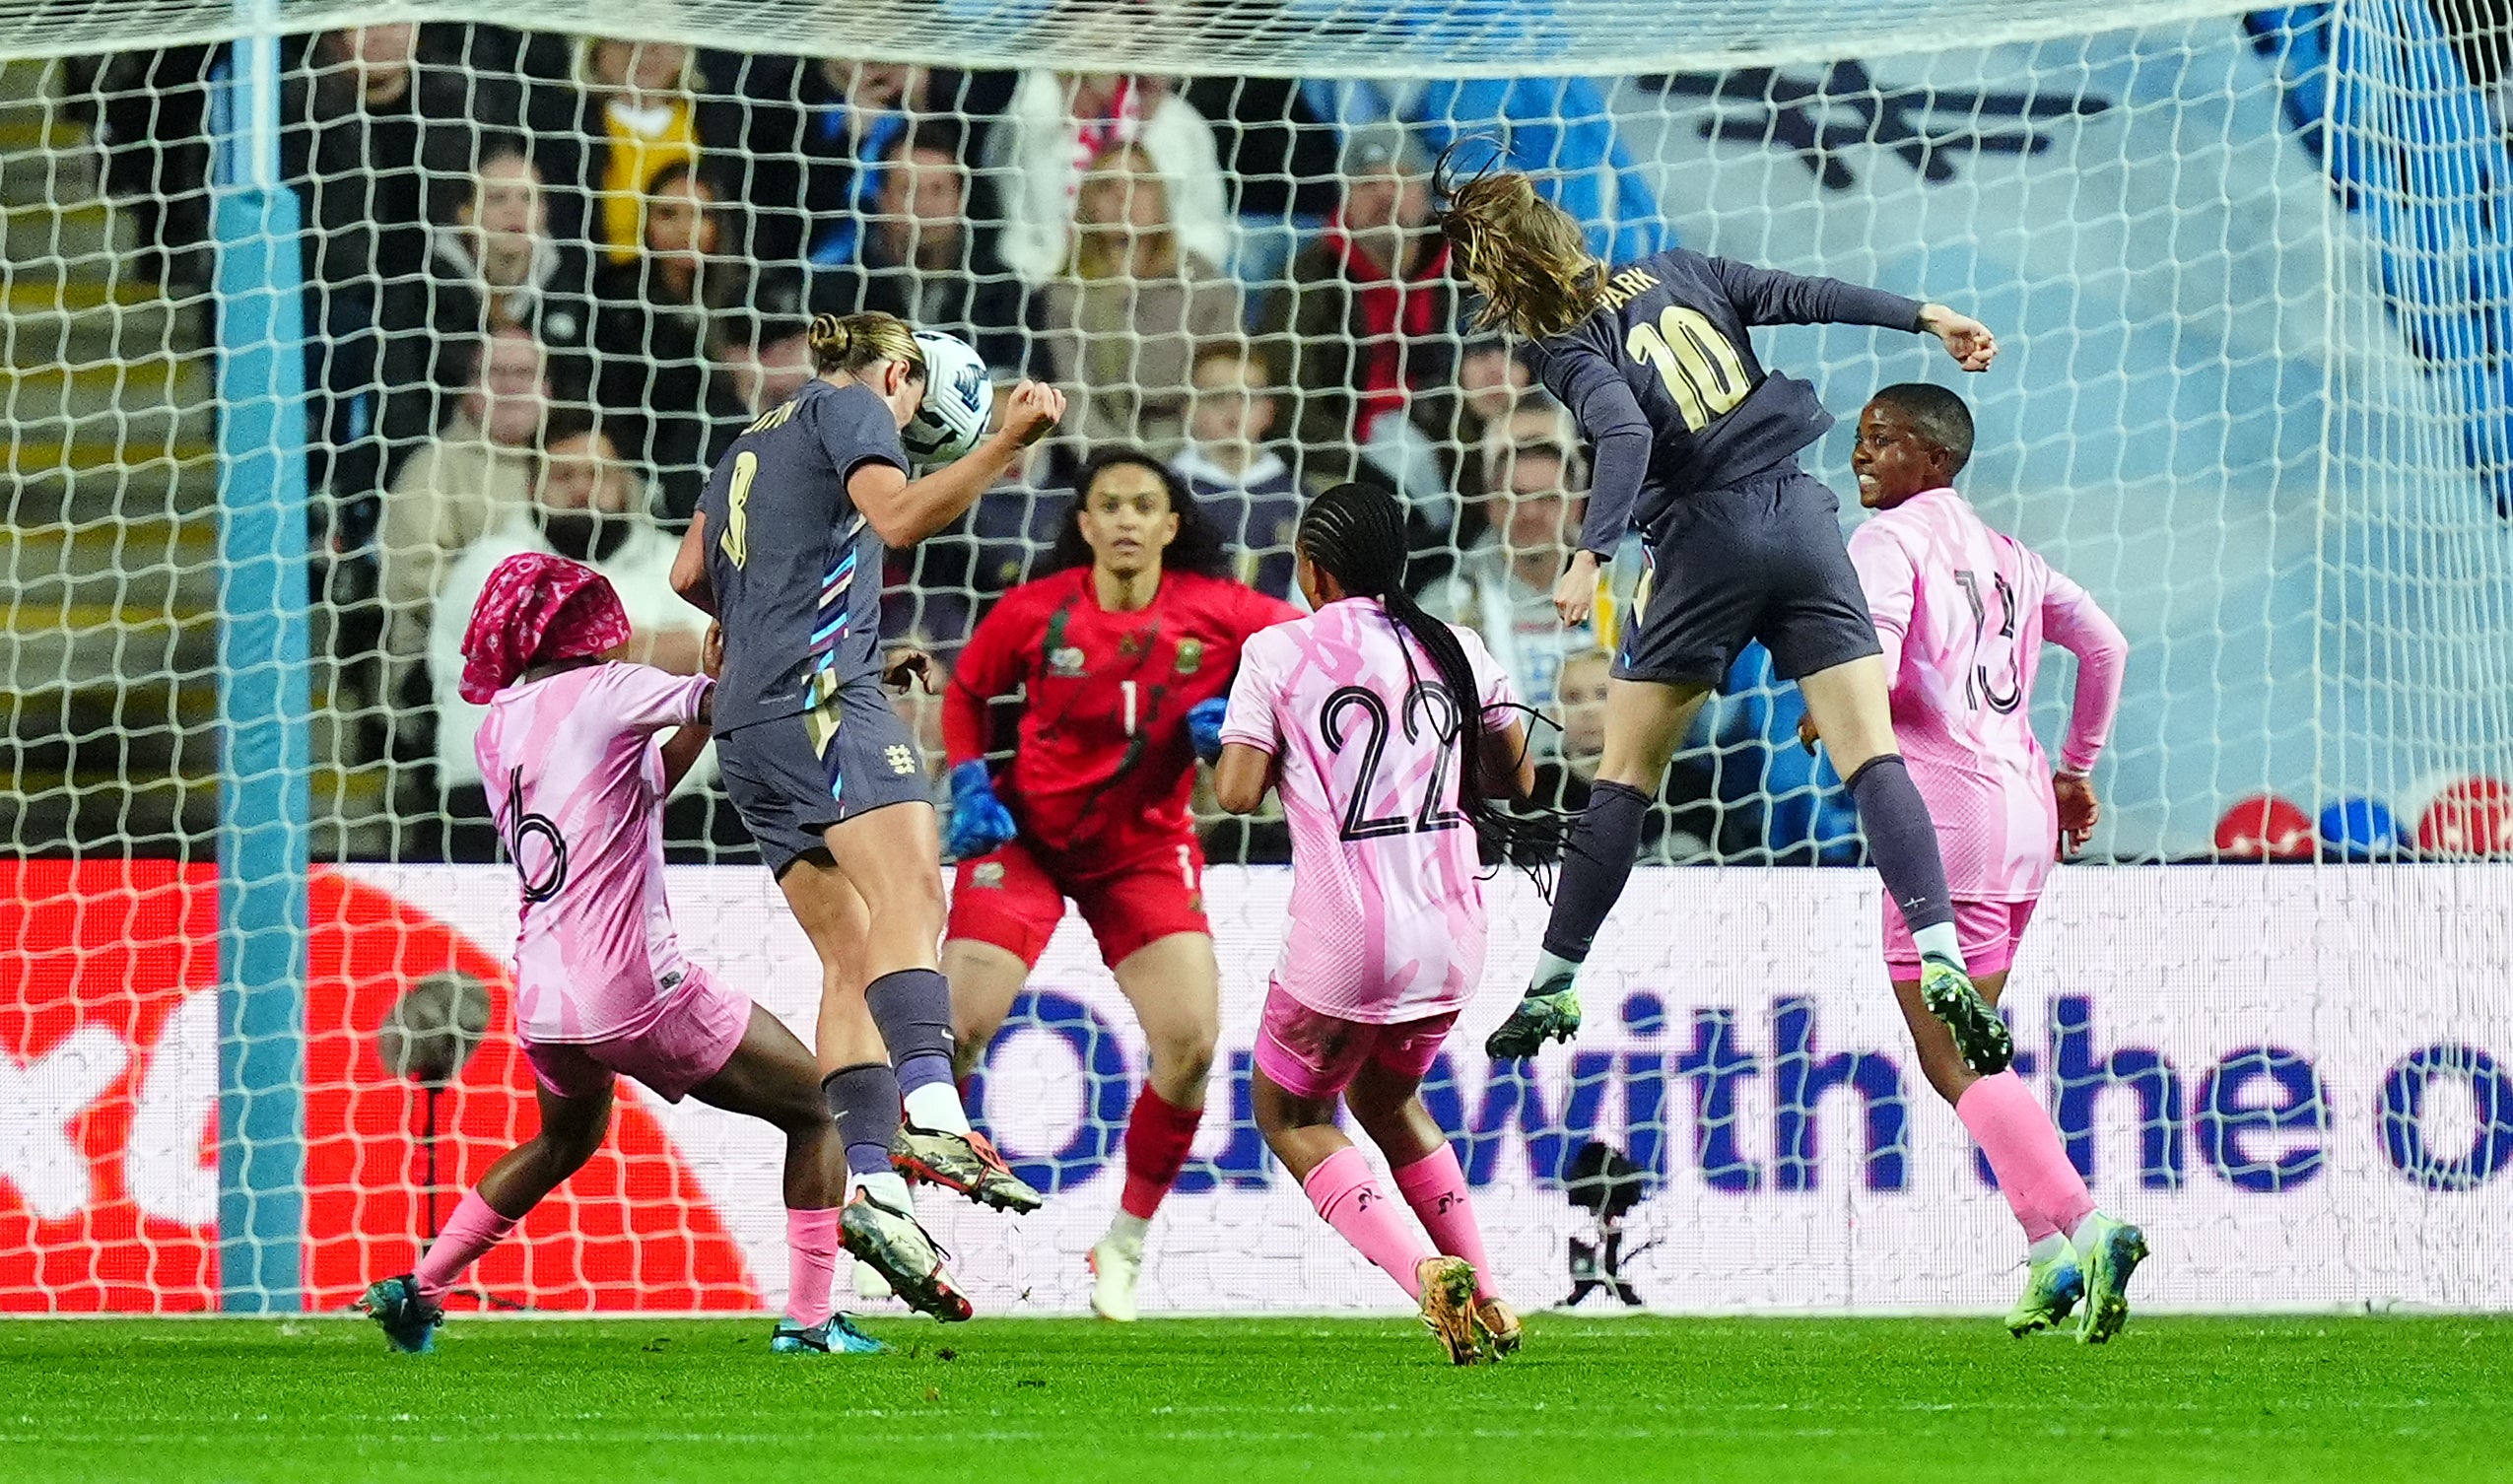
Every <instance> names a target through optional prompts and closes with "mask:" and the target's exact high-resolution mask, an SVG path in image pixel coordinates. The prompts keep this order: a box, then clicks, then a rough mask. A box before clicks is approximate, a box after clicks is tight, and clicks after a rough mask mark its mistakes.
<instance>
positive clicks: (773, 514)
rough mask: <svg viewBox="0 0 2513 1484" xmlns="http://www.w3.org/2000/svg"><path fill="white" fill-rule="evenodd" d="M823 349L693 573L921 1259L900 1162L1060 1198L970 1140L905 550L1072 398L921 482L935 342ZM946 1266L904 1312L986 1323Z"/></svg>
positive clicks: (853, 1122)
mask: <svg viewBox="0 0 2513 1484" xmlns="http://www.w3.org/2000/svg"><path fill="white" fill-rule="evenodd" d="M811 350H812V362H813V365H814V367H815V368H816V369H817V371H818V374H817V375H816V376H815V377H814V378H813V379H812V380H810V381H807V382H805V383H804V384H803V388H802V390H800V391H798V392H796V393H795V394H794V396H793V398H792V399H791V400H789V401H787V402H785V403H783V404H782V405H781V406H778V407H776V408H773V409H771V410H770V411H768V412H767V413H765V414H764V415H762V416H761V417H760V419H759V420H758V421H757V422H755V423H753V424H751V426H750V427H749V429H748V430H746V431H745V432H744V433H743V434H742V435H741V436H740V437H739V438H735V439H734V440H733V444H732V446H731V448H730V449H728V450H727V451H726V453H725V455H724V457H723V459H722V461H721V462H719V463H718V464H717V465H716V467H715V471H714V473H713V476H711V477H710V479H709V480H708V484H707V491H706V493H705V495H704V496H702V497H701V498H700V501H699V505H698V510H697V513H696V515H695V517H694V518H693V520H692V522H691V525H690V529H689V534H688V536H687V538H686V539H685V540H684V541H683V543H682V546H681V552H680V557H679V560H678V561H677V562H675V563H674V565H673V571H672V581H673V586H674V587H675V588H676V589H678V590H679V592H680V593H681V595H682V596H683V597H686V598H688V599H689V600H690V601H692V602H693V603H696V604H698V605H699V606H700V607H703V608H706V609H708V610H709V611H710V612H713V613H714V614H716V615H717V617H718V618H719V619H720V620H721V621H722V623H723V627H724V674H723V678H722V680H721V681H720V682H718V684H717V687H716V693H715V713H714V714H715V750H716V758H717V761H718V763H719V765H720V767H721V769H722V773H723V778H724V788H725V792H726V793H727V794H729V795H730V796H731V798H732V800H733V803H734V806H735V807H736V808H738V809H739V810H740V811H741V815H742V822H743V823H744V824H746V825H748V826H749V827H750V832H751V835H752V837H753V838H754V839H755V840H757V841H758V843H759V847H760V853H761V854H762V856H763V857H765V859H766V860H767V863H768V867H769V869H770V870H772V871H774V872H775V873H776V875H777V883H778V885H779V887H781V889H782V890H783V892H784V895H785V901H786V904H787V905H788V906H789V907H791V908H792V909H793V912H794V917H795V919H796V920H797V921H798V922H800V923H801V925H802V928H803V931H804V933H805V934H806V935H808V936H809V937H810V939H811V942H812V947H813V949H814V950H815V951H816V952H817V953H818V954H819V957H820V963H821V1012H820V1027H819V1038H818V1039H819V1052H820V1065H821V1071H822V1073H823V1079H822V1089H823V1091H824V1093H825V1095H826V1096H827V1098H828V1101H829V1106H830V1110H831V1112H832V1113H835V1114H836V1116H837V1119H838V1124H839V1127H840V1129H841V1130H842V1131H843V1132H844V1134H845V1138H846V1142H847V1162H848V1168H849V1170H850V1171H851V1172H852V1173H853V1175H854V1176H855V1178H856V1180H857V1181H858V1183H859V1184H860V1186H861V1188H862V1189H864V1190H865V1191H867V1192H869V1193H870V1194H871V1195H872V1196H873V1197H874V1199H875V1200H876V1201H877V1202H878V1203H880V1204H882V1205H885V1206H887V1207H889V1209H890V1210H891V1211H892V1213H893V1214H894V1215H895V1216H896V1218H897V1224H898V1233H897V1240H898V1241H900V1242H902V1243H905V1244H914V1243H917V1242H921V1241H924V1240H925V1239H924V1238H923V1236H922V1233H921V1231H919V1230H918V1229H917V1225H916V1221H915V1217H914V1216H913V1214H912V1212H911V1208H910V1205H909V1201H908V1192H907V1187H906V1186H905V1184H903V1183H902V1182H901V1180H900V1177H899V1175H898V1174H897V1173H894V1168H893V1167H894V1165H895V1166H896V1167H897V1168H898V1169H900V1170H905V1171H908V1172H909V1173H912V1174H915V1175H917V1176H919V1177H921V1178H924V1179H927V1180H934V1181H935V1182H937V1183H941V1184H945V1185H948V1186H950V1187H951V1188H953V1189H956V1190H960V1191H962V1192H964V1193H966V1194H969V1195H971V1196H972V1197H974V1198H976V1199H979V1200H982V1201H985V1202H986V1203H987V1204H990V1205H995V1206H999V1207H1005V1208H1009V1209H1014V1210H1031V1209H1035V1208H1036V1207H1037V1206H1038V1204H1039V1195H1038V1192H1037V1191H1035V1190H1033V1189H1031V1188H1030V1187H1029V1186H1028V1185H1027V1184H1024V1183H1023V1182H1022V1181H1021V1180H1018V1179H1016V1178H1014V1176H1013V1175H1012V1172H1011V1171H1010V1169H1009V1168H1007V1167H1006V1166H1005V1165H1004V1163H1003V1160H1002V1158H1001V1157H1000V1156H998V1155H997V1154H996V1153H995V1152H994V1149H993V1147H992V1146H991V1145H989V1144H988V1143H987V1142H986V1141H985V1137H984V1136H983V1135H980V1134H978V1133H976V1132H974V1131H973V1130H971V1128H970V1127H969V1122H968V1117H967V1115H966V1113H963V1111H962V1110H961V1107H960V1097H959V1092H958V1090H957V1088H956V1087H954V1085H953V1083H952V1078H951V1058H952V1044H951V987H950V984H949V982H948V981H947V980H945V979H944V978H943V977H942V973H941V966H940V961H939V958H938V956H937V953H936V945H937V944H938V942H939V941H940V939H941V937H942V923H943V894H942V853H941V843H940V838H939V836H938V834H937V832H936V829H935V824H934V814H933V805H932V802H931V800H930V799H929V797H928V796H927V794H926V791H925V773H924V762H923V759H922V758H920V757H919V756H918V755H917V744H916V736H915V733H914V732H913V731H912V730H911V729H910V728H909V726H908V725H907V723H906V722H904V721H902V720H901V719H900V717H899V715H898V713H897V712H896V711H894V710H892V709H891V707H890V700H889V697H888V696H886V695H884V694H883V692H882V687H881V682H882V668H883V665H882V656H881V622H880V620H881V565H882V552H883V548H884V547H906V546H914V545H915V544H916V543H917V542H918V541H921V540H923V539H924V538H925V537H927V536H930V535H932V534H933V533H934V532H935V531H938V530H940V529H941V528H943V527H944V526H946V525H948V524H950V523H951V522H952V521H954V520H956V519H958V518H959V517H960V514H961V512H963V511H964V510H966V509H968V507H969V506H971V505H972V504H974V503H975V502H976V501H977V499H978V497H979V496H980V495H981V494H983V493H984V492H985V490H986V489H987V488H988V487H989V486H991V485H992V484H993V483H994V482H995V481H996V480H998V479H1000V478H1001V477H1002V476H1003V475H1004V473H1005V472H1006V471H1008V470H1009V469H1011V468H1012V467H1013V465H1014V464H1016V463H1017V462H1018V461H1019V460H1020V458H1021V457H1022V454H1023V450H1024V449H1026V448H1027V447H1028V446H1029V444H1030V443H1032V442H1034V441H1036V440H1037V439H1038V438H1040V437H1042V436H1043V435H1045V434H1046V433H1047V432H1048V431H1049V430H1050V429H1052V428H1053V427H1054V426H1055V421H1056V419H1057V418H1058V417H1059V416H1061V415H1062V412H1063V405H1064V399H1063V397H1062V395H1061V394H1060V393H1058V392H1056V391H1054V390H1053V389H1052V388H1049V387H1045V386H1040V385H1037V384H1035V383H1032V382H1023V383H1022V384H1021V385H1020V386H1019V387H1017V388H1015V389H1014V390H1013V392H1012V393H1011V395H1010V396H1009V397H1006V398H1004V399H1003V400H1002V401H1001V403H1000V404H999V405H1000V406H1001V408H1002V417H1001V424H1000V426H999V427H998V428H997V429H996V430H995V431H994V432H993V433H992V434H991V435H989V436H988V437H987V438H985V441H984V442H982V443H980V444H979V445H978V447H977V448H976V449H975V450H973V451H972V452H971V453H970V454H969V455H968V456H967V457H965V458H962V459H959V460H957V461H956V462H954V463H952V464H950V465H949V466H947V467H945V468H942V469H938V470H936V471H934V472H933V473H930V474H927V475H925V476H924V477H923V478H921V479H911V478H910V477H909V468H908V457H907V454H906V452H905V451H904V450H903V449H902V447H901V446H900V441H899V434H900V430H902V429H903V428H905V427H906V426H907V425H908V423H909V421H910V420H911V419H913V418H914V417H915V416H916V413H917V407H918V405H919V403H920V402H921V400H922V397H923V394H924V389H925V374H924V353H923V351H922V350H921V349H920V348H919V347H918V345H917V339H916V336H915V332H914V331H912V330H911V329H910V328H909V327H908V325H907V324H906V323H905V322H903V321H901V320H899V319H896V318H893V317H892V316H890V315H888V314H854V315H849V316H846V317H844V318H841V317H839V316H837V315H834V314H824V315H822V316H820V317H819V318H818V319H816V320H814V321H813V322H812V327H811ZM903 1095H904V1098H903ZM903 1101H904V1104H905V1110H904V1116H903V1111H902V1103H903ZM931 1272H932V1274H933V1277H932V1278H931V1279H930V1280H929V1281H928V1283H927V1285H925V1287H926V1289H927V1290H929V1291H925V1292H917V1293H912V1292H908V1291H906V1290H902V1297H904V1298H906V1299H908V1301H909V1302H910V1303H912V1304H915V1305H916V1306H917V1307H918V1308H920V1309H925V1310H927V1311H928V1312H933V1313H938V1314H940V1315H942V1316H944V1317H958V1318H965V1317H967V1316H968V1302H967V1300H965V1299H963V1298H961V1297H960V1296H959V1295H957V1294H956V1293H951V1292H949V1291H948V1288H947V1279H945V1278H943V1277H942V1275H941V1268H940V1264H939V1262H938V1261H937V1262H935V1263H934V1264H933V1266H932V1268H931Z"/></svg>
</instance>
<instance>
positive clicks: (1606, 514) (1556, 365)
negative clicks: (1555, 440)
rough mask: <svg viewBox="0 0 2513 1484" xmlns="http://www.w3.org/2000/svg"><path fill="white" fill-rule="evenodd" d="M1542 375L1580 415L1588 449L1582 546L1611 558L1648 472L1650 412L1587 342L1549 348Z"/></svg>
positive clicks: (1572, 411)
mask: <svg viewBox="0 0 2513 1484" xmlns="http://www.w3.org/2000/svg"><path fill="white" fill-rule="evenodd" d="M1544 379H1545V382H1546V384H1547V385H1548V386H1550V387H1551V388H1552V390H1553V393H1554V395H1556V396H1558V397H1560V398H1561V399H1562V405H1563V406H1565V407H1568V408H1570V409H1571V415H1572V416H1573V417H1575V418H1578V419H1579V423H1580V432H1581V433H1582V434H1583V435H1585V436H1586V437H1587V438H1588V440H1589V445H1590V448H1591V450H1592V459H1593V467H1592V470H1591V473H1590V479H1589V494H1588V518H1587V519H1586V520H1584V521H1582V522H1581V524H1580V547H1581V549H1582V550H1584V551H1592V552H1596V553H1597V554H1598V555H1600V556H1609V557H1610V556H1611V555H1612V554H1613V551H1614V548H1615V546H1616V545H1617V544H1618V543H1620V542H1621V541H1622V539H1623V532H1624V530H1625V528H1626V527H1628V526H1629V525H1630V524H1631V519H1632V506H1633V505H1634V504H1635V503H1637V502H1638V501H1639V499H1640V494H1641V482H1642V480H1643V479H1644V478H1646V477H1647V476H1648V473H1649V455H1650V446H1651V438H1650V428H1649V415H1648V414H1647V413H1644V412H1643V411H1641V403H1640V399H1639V398H1638V397H1636V396H1634V395H1632V388H1631V386H1630V385H1629V383H1627V382H1625V381H1624V379H1623V373H1622V371H1621V370H1620V369H1619V368H1618V367H1616V366H1614V365H1613V364H1612V363H1610V362H1608V361H1607V360H1606V359H1605V358H1604V357H1603V356H1600V355H1598V354H1597V353H1596V351H1595V350H1594V349H1592V348H1590V347H1588V346H1585V345H1579V344H1576V343H1572V344H1565V345H1559V346H1556V347H1554V348H1552V350H1551V354H1550V355H1549V356H1548V357H1547V359H1546V362H1545V377H1544Z"/></svg>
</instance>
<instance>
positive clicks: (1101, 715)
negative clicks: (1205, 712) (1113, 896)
mask: <svg viewBox="0 0 2513 1484" xmlns="http://www.w3.org/2000/svg"><path fill="white" fill-rule="evenodd" d="M1299 616H1300V611H1299V610H1298V609H1296V608H1294V607H1292V606H1291V605H1290V604H1288V603H1285V602H1282V601H1280V600H1279V599H1275V598H1270V597H1267V596H1265V595H1264V594H1263V593H1261V592H1258V591H1256V589H1255V588H1252V587H1247V586H1244V585H1242V584H1240V583H1238V582H1234V581H1231V580H1230V579H1228V578H1226V577H1207V576H1201V575H1198V574H1196V573H1180V572H1173V573H1165V574H1163V576H1162V577H1161V585H1160V590H1159V591H1158V592H1157V593H1155V594H1154V595H1153V597H1152V601H1151V604H1150V606H1148V607H1146V608H1144V609H1143V610H1142V611H1140V612H1138V613H1111V612H1109V611H1107V610H1106V609H1104V608H1102V607H1101V606H1100V602H1099V596H1098V592H1097V589H1096V587H1095V586H1094V584H1093V583H1092V580H1091V570H1090V569H1089V568H1087V567H1082V568H1074V569H1071V570H1069V571H1066V572H1060V573H1055V574H1053V576H1046V577H1041V578H1040V579H1038V580H1037V581H1035V582H1025V583H1023V584H1021V585H1020V586H1018V587H1015V588H1013V589H1012V590H1011V591H1010V592H1007V593H1005V594H1004V595H1003V597H1002V599H1001V600H1000V601H999V602H997V603H996V604H995V605H994V610H993V611H992V612H990V613H988V614H987V615H986V616H985V621H984V622H982V623H980V624H979V625H978V630H977V633H976V634H974V635H972V636H970V639H969V646H968V647H967V648H966V649H964V650H962V651H961V654H960V664H959V668H958V669H957V670H956V671H954V672H953V674H952V677H951V687H950V690H949V692H948V693H947V694H946V695H945V697H944V699H943V708H942V746H943V752H944V753H945V755H946V756H948V757H949V759H950V761H951V763H952V765H953V766H954V767H957V766H958V765H960V764H962V763H965V762H967V761H969V760H970V759H972V758H982V757H984V756H985V754H986V752H987V750H988V748H989V746H990V743H991V739H992V737H993V735H994V720H993V716H992V708H991V706H990V703H991V702H992V701H993V700H994V699H995V698H997V697H1003V696H1010V695H1012V694H1014V693H1015V692H1021V693H1023V694H1024V695H1025V698H1026V699H1025V700H1024V702H1023V704H1022V706H1021V713H1020V727H1019V733H1018V736H1017V737H1016V739H1015V741H1014V743H1013V753H1012V760H1011V762H1010V763H1009V764H1008V765H1003V766H1000V767H998V768H997V769H996V770H995V793H996V796H997V797H999V798H1001V799H1002V800H1003V802H1004V804H1005V805H1006V806H1007V807H1008V808H1010V809H1011V811H1012V817H1013V818H1014V819H1016V820H1018V821H1020V824H1021V836H1022V839H1023V840H1024V841H1025V842H1027V843H1030V844H1033V845H1037V846H1041V847H1044V848H1045V849H1047V850H1049V851H1051V852H1055V853H1063V852H1067V851H1071V850H1074V849H1077V848H1080V847H1082V846H1084V845H1090V846H1093V847H1095V848H1096V849H1099V850H1103V851H1106V852H1107V853H1108V854H1109V855H1110V856H1111V857H1112V858H1121V852H1124V851H1127V850H1129V849H1131V848H1133V847H1135V846H1136V845H1138V844H1146V843H1158V842H1161V841H1166V840H1174V839H1176V838H1177V837H1178V836H1179V835H1181V834H1182V833H1184V832H1186V831H1187V830H1188V829H1189V818H1188V810H1187V801H1188V795H1189V793H1190V792H1191V791H1192V790H1193V787H1194V776H1195V752H1194V749H1193V747H1192V746H1191V745H1190V744H1189V740H1188V736H1187V712H1188V710H1189V708H1192V707H1193V706H1194V705H1195V704H1196V703H1197V702H1199V701H1209V700H1211V699H1212V698H1214V697H1216V696H1225V695H1228V694H1229V693H1230V682H1231V676H1232V674H1233V673H1234V672H1235V671H1236V670H1237V669H1238V668H1239V648H1240V645H1241V644H1243V643H1245V642H1247V641H1248V637H1249V636H1250V635H1253V634H1255V633H1256V632H1257V631H1258V630H1260V629H1266V628H1270V627H1272V626H1273V625H1275V624H1279V623H1281V622H1283V621H1284V620H1286V619H1293V618H1298V617H1299Z"/></svg>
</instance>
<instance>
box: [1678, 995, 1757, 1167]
mask: <svg viewBox="0 0 2513 1484" xmlns="http://www.w3.org/2000/svg"><path fill="white" fill-rule="evenodd" d="M1759 1066H1760V1063H1759V1062H1757V1061H1756V1060H1755V1059H1754V1057H1753V1056H1752V1055H1751V1054H1750V1053H1748V1052H1746V1051H1744V1050H1741V1049H1739V1048H1738V1046H1737V1045H1736V1012H1735V1011H1733V1010H1727V1009H1718V1010H1696V1011H1694V1012H1693V1048H1692V1049H1691V1050H1689V1051H1686V1052H1685V1053H1684V1054H1683V1055H1681V1056H1678V1057H1676V1058H1675V1075H1677V1076H1679V1077H1685V1078H1689V1079H1691V1080H1692V1082H1693V1162H1694V1163H1695V1164H1696V1165H1698V1166H1699V1167H1700V1168H1701V1172H1702V1180H1703V1182H1704V1183H1706V1184H1708V1185H1709V1186H1710V1187H1711V1188H1712V1189H1714V1190H1727V1191H1731V1192H1741V1191H1746V1190H1755V1189H1759V1188H1761V1186H1762V1182H1763V1172H1762V1168H1761V1167H1760V1166H1758V1165H1756V1164H1755V1163H1754V1162H1753V1161H1752V1160H1749V1159H1747V1158H1746V1157H1745V1155H1744V1152H1743V1151H1742V1150H1740V1149H1738V1148H1737V1146H1736V1084H1738V1083H1739V1082H1743V1081H1747V1080H1749V1079H1751V1078H1752V1077H1753V1075H1754V1073H1755V1071H1756V1070H1757V1069H1758V1068H1759Z"/></svg>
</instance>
